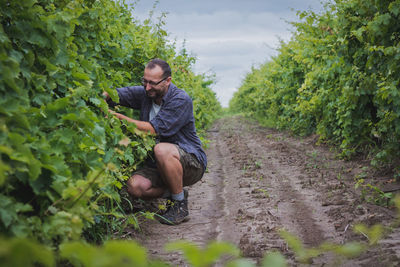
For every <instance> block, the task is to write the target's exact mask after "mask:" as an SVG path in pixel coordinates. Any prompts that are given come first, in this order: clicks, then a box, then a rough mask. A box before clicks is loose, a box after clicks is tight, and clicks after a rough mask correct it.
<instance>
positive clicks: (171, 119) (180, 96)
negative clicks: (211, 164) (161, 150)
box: [111, 83, 207, 169]
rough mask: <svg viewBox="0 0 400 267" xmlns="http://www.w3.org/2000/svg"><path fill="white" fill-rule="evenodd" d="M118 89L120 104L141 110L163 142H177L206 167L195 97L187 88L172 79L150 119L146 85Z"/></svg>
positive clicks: (141, 115) (142, 116)
mask: <svg viewBox="0 0 400 267" xmlns="http://www.w3.org/2000/svg"><path fill="white" fill-rule="evenodd" d="M117 91H118V95H119V101H120V102H119V104H120V105H122V106H125V107H130V108H133V109H138V110H140V120H141V121H148V122H150V123H151V125H152V126H153V128H154V130H155V131H156V134H157V135H158V138H159V139H160V142H168V143H172V144H176V145H178V146H179V147H180V148H182V149H183V150H184V151H185V152H187V153H192V154H194V155H195V156H196V158H197V159H198V160H199V162H200V163H201V164H202V165H203V167H204V169H205V168H206V166H207V157H206V154H205V152H204V150H203V149H202V147H201V141H200V138H199V137H198V136H197V134H196V127H195V124H194V116H193V103H192V99H191V98H190V97H189V95H188V94H187V93H186V92H185V91H183V90H181V89H179V88H177V87H176V86H175V85H174V84H172V83H171V84H170V85H169V88H168V91H167V93H166V94H165V95H164V96H163V98H162V101H161V108H160V111H159V112H158V114H157V115H156V116H155V117H154V118H153V119H152V120H151V121H150V120H149V114H150V109H151V106H152V100H151V98H149V97H147V95H146V91H145V89H144V87H143V86H130V87H122V88H117ZM114 104H115V103H114ZM111 105H112V104H111Z"/></svg>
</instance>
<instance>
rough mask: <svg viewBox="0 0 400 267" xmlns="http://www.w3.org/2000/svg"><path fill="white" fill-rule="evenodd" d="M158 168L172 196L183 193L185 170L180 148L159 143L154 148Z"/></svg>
mask: <svg viewBox="0 0 400 267" xmlns="http://www.w3.org/2000/svg"><path fill="white" fill-rule="evenodd" d="M154 155H155V157H156V160H157V168H158V171H159V172H160V174H161V176H162V178H163V179H164V182H165V183H166V184H167V186H168V189H169V190H170V192H171V194H179V193H181V192H182V191H183V168H182V164H181V162H180V160H179V159H180V155H179V151H178V148H177V147H176V146H175V145H174V144H170V143H159V144H157V145H156V146H155V147H154Z"/></svg>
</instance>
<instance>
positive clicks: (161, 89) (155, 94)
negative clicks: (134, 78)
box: [143, 66, 171, 104]
mask: <svg viewBox="0 0 400 267" xmlns="http://www.w3.org/2000/svg"><path fill="white" fill-rule="evenodd" d="M163 74H164V73H163V71H162V69H161V67H160V66H156V67H155V68H153V69H148V68H145V69H144V75H143V86H144V88H145V89H146V94H147V96H148V97H150V98H151V99H152V100H153V101H154V102H156V103H157V102H158V104H160V102H161V99H162V97H163V96H164V94H165V93H166V92H167V90H168V87H169V84H170V83H171V77H164V76H163Z"/></svg>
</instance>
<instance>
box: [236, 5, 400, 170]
mask: <svg viewBox="0 0 400 267" xmlns="http://www.w3.org/2000/svg"><path fill="white" fill-rule="evenodd" d="M399 6H400V2H399V1H398V0H393V1H375V0H368V1H361V0H346V1H342V0H336V1H334V3H329V4H326V5H325V10H324V11H323V12H322V13H321V14H316V13H314V12H312V11H309V12H301V13H299V14H298V15H299V18H300V22H296V23H292V24H293V25H294V26H295V28H296V31H295V32H294V36H293V37H292V39H291V41H289V42H288V43H282V44H281V47H280V49H279V54H278V55H277V56H276V57H274V58H273V59H272V61H270V62H266V63H265V64H263V65H261V66H260V67H259V68H253V69H252V70H251V72H250V73H249V74H248V75H247V77H246V78H245V79H244V81H243V83H242V86H241V87H240V88H239V90H238V92H236V93H235V95H234V97H233V99H232V100H231V103H230V108H231V109H232V110H236V111H240V112H247V113H248V114H249V115H250V116H254V117H256V118H257V119H259V120H260V121H261V122H262V123H264V124H266V125H268V126H272V127H276V128H279V129H290V130H292V131H293V132H295V133H297V134H301V135H306V134H310V133H317V134H319V136H320V139H321V140H323V141H327V142H330V143H332V144H337V145H339V146H340V148H341V150H342V156H343V157H350V156H352V155H353V154H354V153H357V152H360V151H368V152H370V154H371V157H372V158H373V161H372V163H373V164H374V165H376V166H389V167H392V168H393V169H394V168H395V167H396V166H397V163H396V161H397V160H398V158H399V156H400V154H399V153H400V147H399V142H398V140H399V138H400V127H399V125H400V109H399V107H400V94H399V91H400V90H399V86H400V74H399V73H400V72H399V66H400V56H399V55H400V53H399V52H400V51H399V49H400V48H399V47H400V46H399V44H400V26H399V23H398V21H399ZM395 171H397V172H398V171H399V170H398V169H395Z"/></svg>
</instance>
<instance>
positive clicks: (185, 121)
mask: <svg viewBox="0 0 400 267" xmlns="http://www.w3.org/2000/svg"><path fill="white" fill-rule="evenodd" d="M171 79H172V78H171V68H170V66H169V65H168V63H167V62H165V61H163V60H161V59H153V60H151V61H150V62H149V63H148V64H147V65H146V67H145V70H144V75H143V79H142V83H143V86H133V87H123V88H118V89H117V91H118V95H119V99H120V103H119V105H122V106H126V107H130V108H133V109H138V110H140V120H134V119H132V118H128V117H127V116H124V115H122V114H120V113H116V112H113V111H110V112H111V113H112V114H114V115H115V116H116V117H117V118H119V119H121V120H126V121H127V122H130V123H134V124H136V126H137V128H138V129H139V130H142V131H146V132H150V133H153V134H156V135H157V139H158V140H159V142H158V143H157V144H156V145H155V147H154V157H155V162H156V164H155V165H154V164H153V165H152V164H151V162H148V164H146V166H145V167H144V168H142V169H140V170H138V171H136V172H134V173H133V175H132V177H131V178H130V179H129V180H128V182H127V189H128V192H129V194H131V195H133V196H135V197H138V198H158V197H167V198H169V199H170V200H171V202H170V205H168V208H167V211H166V212H165V214H164V215H163V216H162V218H161V219H160V221H161V222H162V223H165V224H170V225H176V224H179V223H181V222H183V221H186V220H187V219H188V216H189V211H188V200H187V191H186V190H185V191H184V190H183V186H188V185H192V184H194V183H196V182H198V181H199V180H200V179H201V178H202V176H203V174H204V170H205V168H206V166H207V158H206V154H205V153H204V150H203V149H202V147H201V142H200V139H199V137H198V136H197V134H196V128H195V124H194V116H193V104H192V100H191V99H190V97H189V96H188V94H187V93H186V92H185V91H183V90H181V89H178V88H177V87H176V86H175V85H174V84H173V83H172V82H171ZM104 95H105V97H106V100H107V102H108V103H109V105H110V106H111V107H113V106H115V105H116V104H115V103H114V102H112V101H111V100H110V97H109V95H108V94H107V93H104Z"/></svg>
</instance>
